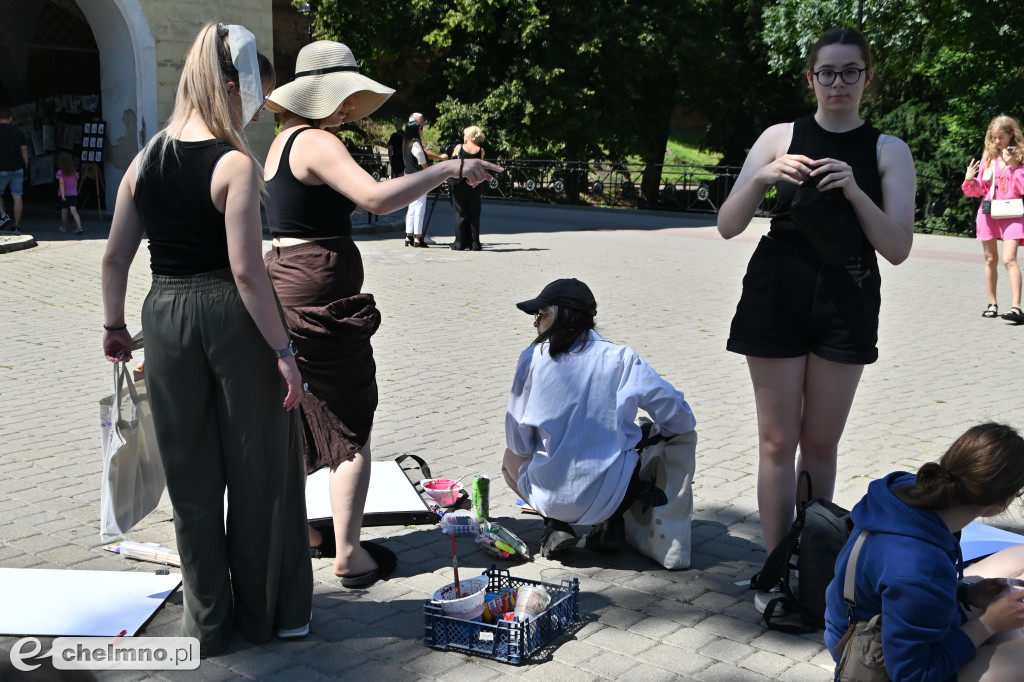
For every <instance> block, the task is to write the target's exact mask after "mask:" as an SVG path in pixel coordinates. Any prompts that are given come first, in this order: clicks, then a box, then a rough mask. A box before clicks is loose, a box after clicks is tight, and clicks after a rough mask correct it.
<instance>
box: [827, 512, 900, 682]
mask: <svg viewBox="0 0 1024 682" xmlns="http://www.w3.org/2000/svg"><path fill="white" fill-rule="evenodd" d="M867 536H868V532H867V531H866V530H862V531H861V532H860V535H858V536H857V540H856V542H854V544H853V550H852V551H851V552H850V557H849V559H848V560H847V562H846V579H845V580H844V581H843V600H844V601H845V602H846V606H847V612H848V613H849V614H850V628H849V629H848V630H847V631H846V634H845V635H843V638H842V639H841V640H839V644H837V645H836V650H837V651H842V652H843V656H842V658H841V659H839V664H838V665H837V666H836V678H835V679H836V682H890V680H889V673H888V672H887V671H886V670H885V657H884V656H883V655H882V614H880V613H879V614H878V615H875V616H872V617H871V618H869V619H868V620H862V621H860V622H857V623H855V622H853V607H855V606H856V605H857V601H856V598H855V595H856V592H855V587H854V585H855V581H856V577H857V559H858V558H859V557H860V550H861V547H862V546H863V545H864V540H865V538H867Z"/></svg>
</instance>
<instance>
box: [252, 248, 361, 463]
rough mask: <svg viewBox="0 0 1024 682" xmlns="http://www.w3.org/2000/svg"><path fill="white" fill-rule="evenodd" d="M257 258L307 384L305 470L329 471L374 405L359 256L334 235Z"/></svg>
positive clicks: (355, 447) (355, 443)
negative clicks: (273, 292)
mask: <svg viewBox="0 0 1024 682" xmlns="http://www.w3.org/2000/svg"><path fill="white" fill-rule="evenodd" d="M264 262H265V263H266V266H267V272H268V273H269V275H270V280H271V282H273V284H274V289H275V290H276V291H277V296H278V298H279V299H280V301H281V307H282V308H283V309H284V317H285V323H286V324H287V325H288V333H289V334H290V335H291V338H292V341H293V342H294V344H295V359H296V362H297V364H298V366H299V371H300V372H302V380H303V381H304V382H305V383H306V384H308V389H307V390H306V392H305V394H304V396H303V399H302V422H303V431H304V435H305V443H306V466H307V470H308V471H310V472H312V471H314V470H316V469H319V468H321V467H324V466H328V467H330V468H331V469H332V470H334V469H336V468H337V467H338V465H339V464H341V463H342V462H344V461H346V460H348V459H350V458H351V457H352V456H354V455H355V454H356V453H357V452H359V449H360V448H362V447H363V446H364V445H365V444H366V441H367V440H368V439H369V437H370V431H371V429H372V428H373V413H374V411H375V410H376V409H377V376H376V375H377V366H376V364H375V363H374V361H373V347H372V346H371V345H370V337H371V336H373V334H374V333H375V332H376V331H377V328H378V327H379V326H380V319H381V317H380V312H379V311H378V310H377V307H376V305H375V304H374V300H373V296H372V295H370V294H363V293H360V289H361V287H362V284H363V263H362V257H361V256H360V254H359V249H358V247H357V246H356V245H355V242H353V241H352V239H351V238H350V237H338V238H336V239H327V240H318V241H314V242H306V243H303V244H297V245H295V246H282V247H273V248H271V249H270V251H268V252H267V254H266V256H265V257H264Z"/></svg>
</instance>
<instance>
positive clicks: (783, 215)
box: [769, 116, 885, 251]
mask: <svg viewBox="0 0 1024 682" xmlns="http://www.w3.org/2000/svg"><path fill="white" fill-rule="evenodd" d="M880 134H881V133H879V132H878V129H877V128H873V127H872V126H870V125H868V124H867V123H865V124H864V125H862V126H860V127H858V128H854V129H853V130H848V131H846V132H844V133H833V132H830V131H828V130H825V129H824V128H822V127H821V126H820V125H819V124H818V122H817V121H815V120H814V116H805V117H804V118H799V119H797V120H796V121H794V122H793V139H792V141H791V142H790V144H789V149H788V153H790V154H803V155H804V156H808V157H810V158H812V159H824V158H832V159H839V160H840V161H845V162H846V163H848V164H850V167H851V168H853V177H854V179H855V180H856V181H857V186H858V187H860V188H861V189H862V190H864V193H865V194H867V195H868V196H869V197H870V198H871V200H872V201H873V202H875V205H876V206H879V207H880V208H883V209H884V208H885V207H884V206H883V205H882V179H881V177H880V176H879V174H878V150H877V143H878V136H879V135H880ZM796 187H797V186H796V185H795V184H794V183H792V182H787V181H785V180H782V181H779V182H777V183H775V188H776V192H777V194H776V197H777V201H776V204H775V211H774V213H773V217H772V223H771V230H770V232H769V234H770V235H771V236H772V237H774V238H776V239H782V240H784V241H787V242H796V243H804V244H807V245H808V246H809V243H808V242H807V240H806V238H805V237H804V236H803V235H802V234H800V233H799V232H797V230H796V226H795V225H793V221H792V220H791V219H790V217H789V205H790V203H791V202H792V201H793V195H794V194H795V193H796ZM863 243H864V246H865V249H866V250H869V251H870V250H871V243H870V242H869V241H868V240H867V239H865V240H864V242H863Z"/></svg>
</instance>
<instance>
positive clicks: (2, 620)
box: [0, 568, 181, 637]
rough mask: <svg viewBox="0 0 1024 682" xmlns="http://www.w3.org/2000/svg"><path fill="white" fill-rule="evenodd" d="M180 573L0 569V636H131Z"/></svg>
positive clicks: (178, 580)
mask: <svg viewBox="0 0 1024 682" xmlns="http://www.w3.org/2000/svg"><path fill="white" fill-rule="evenodd" d="M179 585H181V574H180V573H177V572H171V573H170V574H169V575H157V574H156V573H154V572H152V571H150V572H146V573H139V572H134V571H75V570H53V569H40V568H0V635H36V636H41V637H116V636H117V635H119V634H120V633H121V631H122V630H124V631H126V634H127V635H129V636H134V635H135V634H136V633H138V631H139V629H140V628H141V627H142V626H143V625H145V623H146V621H148V620H149V619H150V618H151V617H152V616H153V614H154V613H155V612H156V610H157V609H158V608H160V605H161V604H163V603H164V601H166V600H167V598H168V597H169V596H171V593H172V592H174V590H176V589H178V586H179Z"/></svg>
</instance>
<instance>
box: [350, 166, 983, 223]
mask: <svg viewBox="0 0 1024 682" xmlns="http://www.w3.org/2000/svg"><path fill="white" fill-rule="evenodd" d="M355 159H356V161H357V162H358V163H359V164H360V165H361V166H362V167H363V168H365V169H366V170H367V172H369V173H370V174H371V175H373V176H374V177H375V178H376V179H383V178H386V177H388V176H389V174H390V168H389V165H388V161H387V157H386V156H383V155H381V154H379V153H376V154H359V155H355ZM496 163H498V164H499V165H501V166H503V167H504V168H505V172H504V173H501V174H498V175H496V176H495V177H494V178H493V179H492V180H491V181H490V182H489V183H488V184H487V185H486V186H485V187H484V197H486V198H488V199H491V200H498V201H510V202H534V203H549V204H550V203H554V204H574V205H582V206H586V205H592V206H613V207H620V208H636V209H643V210H660V211H680V212H685V213H699V214H716V213H718V208H719V207H720V206H721V205H722V203H723V202H724V201H725V199H726V197H728V196H729V191H730V190H731V189H732V186H733V183H734V182H735V181H736V178H737V176H738V175H739V172H740V167H739V166H690V165H672V164H657V165H655V166H652V171H653V172H657V173H658V180H657V190H656V191H655V192H653V193H652V194H653V196H647V195H646V194H645V193H644V191H643V189H642V188H643V186H644V182H643V181H644V172H645V170H647V166H646V165H645V164H642V163H612V162H603V161H602V162H589V163H587V162H582V161H556V160H532V159H530V160H528V159H498V160H497V161H496ZM954 185H955V183H954ZM954 185H951V184H950V183H947V182H944V181H943V180H941V179H940V178H934V177H930V176H920V177H919V178H918V192H917V215H916V216H915V218H916V223H917V225H918V226H919V227H923V226H924V225H925V224H926V222H927V224H928V225H929V227H928V228H927V231H929V232H932V231H936V232H944V233H948V234H958V233H964V232H966V231H967V230H969V229H972V228H973V223H972V224H971V225H970V226H964V227H962V228H961V226H957V227H956V228H944V227H938V228H936V227H934V225H935V224H936V223H935V221H934V219H935V218H937V217H939V216H941V215H942V213H943V211H944V210H945V207H947V206H952V205H954V204H955V203H956V202H959V201H962V200H963V195H962V193H961V191H960V186H959V185H955V186H954ZM435 192H440V193H441V194H442V195H444V194H448V193H449V187H448V186H447V185H441V187H439V188H438V189H437V190H435ZM774 208H775V191H774V189H773V190H771V191H770V192H768V194H767V196H765V198H764V199H763V200H762V201H761V204H760V206H759V207H758V210H757V213H756V215H759V216H770V215H772V212H773V210H774Z"/></svg>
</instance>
